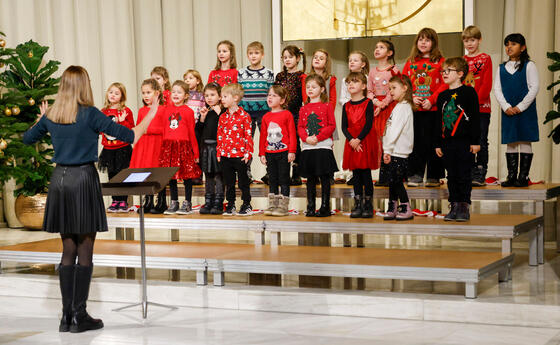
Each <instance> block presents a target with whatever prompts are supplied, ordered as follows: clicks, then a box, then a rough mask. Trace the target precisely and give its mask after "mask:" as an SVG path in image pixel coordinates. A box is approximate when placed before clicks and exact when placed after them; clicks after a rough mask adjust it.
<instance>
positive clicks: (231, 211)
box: [223, 202, 235, 216]
mask: <svg viewBox="0 0 560 345" xmlns="http://www.w3.org/2000/svg"><path fill="white" fill-rule="evenodd" d="M223 215H224V216H235V202H228V203H227V206H226V211H225V212H224V213H223Z"/></svg>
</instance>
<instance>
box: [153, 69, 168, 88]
mask: <svg viewBox="0 0 560 345" xmlns="http://www.w3.org/2000/svg"><path fill="white" fill-rule="evenodd" d="M152 74H157V75H159V76H161V77H162V78H163V79H165V84H164V85H163V89H164V90H171V83H170V82H169V72H167V68H165V67H163V66H156V67H154V68H153V69H152V71H151V72H150V75H152Z"/></svg>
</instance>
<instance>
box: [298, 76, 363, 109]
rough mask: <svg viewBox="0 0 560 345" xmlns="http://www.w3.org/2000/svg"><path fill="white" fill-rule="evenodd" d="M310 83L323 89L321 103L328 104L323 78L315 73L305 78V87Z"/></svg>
mask: <svg viewBox="0 0 560 345" xmlns="http://www.w3.org/2000/svg"><path fill="white" fill-rule="evenodd" d="M356 74H362V73H356ZM364 77H365V76H364ZM311 81H315V82H316V83H317V85H319V87H322V88H323V92H321V103H328V102H329V96H328V95H327V86H326V83H325V78H323V77H321V76H320V75H318V74H317V73H313V74H310V75H308V76H307V77H306V78H305V85H307V83H309V82H311ZM308 98H309V97H308Z"/></svg>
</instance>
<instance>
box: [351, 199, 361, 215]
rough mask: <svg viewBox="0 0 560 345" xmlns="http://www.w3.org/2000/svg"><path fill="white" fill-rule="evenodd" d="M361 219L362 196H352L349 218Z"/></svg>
mask: <svg viewBox="0 0 560 345" xmlns="http://www.w3.org/2000/svg"><path fill="white" fill-rule="evenodd" d="M361 217H362V196H361V195H356V196H354V208H353V209H352V211H351V212H350V218H361Z"/></svg>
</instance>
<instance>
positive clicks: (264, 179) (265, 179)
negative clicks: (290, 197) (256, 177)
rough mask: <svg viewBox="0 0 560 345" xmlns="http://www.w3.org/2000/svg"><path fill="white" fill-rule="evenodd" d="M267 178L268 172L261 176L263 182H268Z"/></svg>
mask: <svg viewBox="0 0 560 345" xmlns="http://www.w3.org/2000/svg"><path fill="white" fill-rule="evenodd" d="M268 180H269V178H268V173H267V174H266V175H264V176H263V177H262V178H261V181H262V183H264V184H268Z"/></svg>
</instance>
